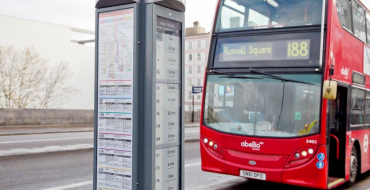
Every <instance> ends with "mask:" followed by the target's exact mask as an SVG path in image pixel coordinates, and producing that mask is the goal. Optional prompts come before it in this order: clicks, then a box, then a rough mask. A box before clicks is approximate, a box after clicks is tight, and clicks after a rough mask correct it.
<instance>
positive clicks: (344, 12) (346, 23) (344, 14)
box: [337, 0, 352, 31]
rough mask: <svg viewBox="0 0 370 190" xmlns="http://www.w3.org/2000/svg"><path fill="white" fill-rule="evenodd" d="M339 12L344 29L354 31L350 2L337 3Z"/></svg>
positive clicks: (343, 0) (339, 0)
mask: <svg viewBox="0 0 370 190" xmlns="http://www.w3.org/2000/svg"><path fill="white" fill-rule="evenodd" d="M337 12H338V17H339V20H340V23H341V24H342V26H343V27H345V28H346V29H348V30H349V31H352V18H351V4H350V2H348V0H338V1H337Z"/></svg>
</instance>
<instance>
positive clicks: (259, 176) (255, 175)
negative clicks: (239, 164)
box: [240, 170, 266, 180]
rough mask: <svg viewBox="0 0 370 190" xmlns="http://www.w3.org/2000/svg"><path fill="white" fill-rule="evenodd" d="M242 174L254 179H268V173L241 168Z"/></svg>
mask: <svg viewBox="0 0 370 190" xmlns="http://www.w3.org/2000/svg"><path fill="white" fill-rule="evenodd" d="M240 176H242V177H247V178H252V179H259V180H266V174H264V173H258V172H251V171H245V170H240Z"/></svg>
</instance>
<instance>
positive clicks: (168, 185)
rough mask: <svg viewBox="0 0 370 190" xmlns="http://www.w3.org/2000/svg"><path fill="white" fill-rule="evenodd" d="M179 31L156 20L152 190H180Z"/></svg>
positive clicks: (174, 23)
mask: <svg viewBox="0 0 370 190" xmlns="http://www.w3.org/2000/svg"><path fill="white" fill-rule="evenodd" d="M181 30H182V26H181V23H180V22H177V21H173V20H170V19H166V18H163V17H157V25H156V32H157V33H156V61H155V63H156V123H155V128H156V138H155V142H156V155H155V164H156V165H155V189H156V190H163V189H171V190H177V189H179V188H180V186H179V181H180V179H179V177H180V176H179V173H180V140H181V138H180V129H181V128H180V126H181V77H182V76H181V72H182V70H181V68H182V56H181V51H182V50H181V34H182V33H181Z"/></svg>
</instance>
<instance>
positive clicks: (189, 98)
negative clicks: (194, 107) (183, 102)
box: [188, 92, 192, 100]
mask: <svg viewBox="0 0 370 190" xmlns="http://www.w3.org/2000/svg"><path fill="white" fill-rule="evenodd" d="M191 96H192V94H191V92H189V96H188V100H191Z"/></svg>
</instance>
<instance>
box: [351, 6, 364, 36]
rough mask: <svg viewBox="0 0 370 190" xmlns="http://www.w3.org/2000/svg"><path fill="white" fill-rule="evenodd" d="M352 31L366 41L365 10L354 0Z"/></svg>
mask: <svg viewBox="0 0 370 190" xmlns="http://www.w3.org/2000/svg"><path fill="white" fill-rule="evenodd" d="M353 31H354V32H353V33H354V35H355V36H356V37H358V38H360V39H361V40H363V41H366V30H365V10H364V9H363V8H362V7H361V6H360V4H358V3H357V2H356V1H353Z"/></svg>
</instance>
